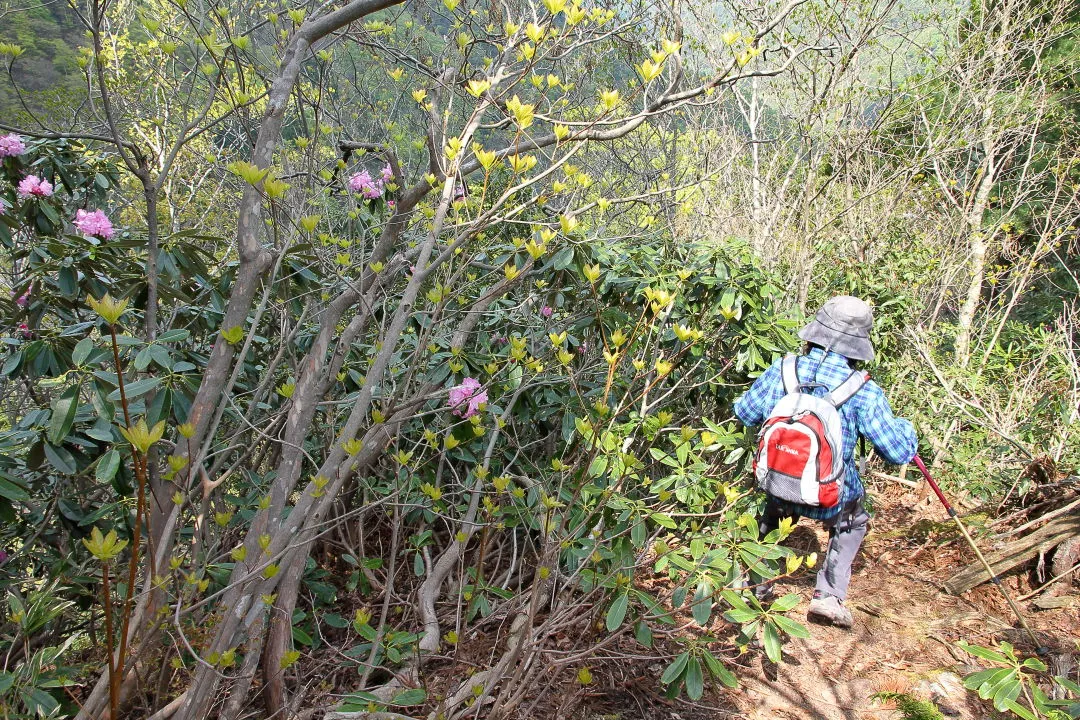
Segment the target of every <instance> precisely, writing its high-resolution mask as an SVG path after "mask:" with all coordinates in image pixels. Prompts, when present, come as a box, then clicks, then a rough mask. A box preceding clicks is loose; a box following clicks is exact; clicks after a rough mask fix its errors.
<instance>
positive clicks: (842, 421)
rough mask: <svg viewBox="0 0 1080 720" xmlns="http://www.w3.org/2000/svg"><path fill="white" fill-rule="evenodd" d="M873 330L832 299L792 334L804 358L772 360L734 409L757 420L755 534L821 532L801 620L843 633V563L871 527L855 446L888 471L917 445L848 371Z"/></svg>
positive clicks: (764, 590) (864, 353)
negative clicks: (811, 527)
mask: <svg viewBox="0 0 1080 720" xmlns="http://www.w3.org/2000/svg"><path fill="white" fill-rule="evenodd" d="M873 324H874V318H873V314H872V313H871V311H870V307H869V306H868V305H867V304H866V303H864V302H863V301H862V300H860V299H858V298H855V297H851V296H848V295H843V296H839V297H834V298H832V299H831V300H829V301H828V302H826V303H825V306H824V307H822V308H821V310H820V311H819V312H818V314H817V317H816V318H815V319H814V320H812V321H811V322H810V323H809V324H807V325H806V327H804V328H803V329H802V330H801V331H799V338H801V339H802V340H804V341H805V342H806V346H805V347H804V350H803V354H802V355H800V356H795V355H789V356H788V357H787V358H785V359H782V360H779V361H777V362H775V363H773V364H772V366H771V367H769V369H768V370H766V371H765V372H763V373H762V374H761V375H760V376H759V377H758V379H757V380H756V381H755V382H754V384H753V385H752V386H751V387H750V389H749V390H747V391H746V392H745V393H744V394H743V395H742V397H740V398H739V399H738V400H737V401H736V402H735V414H736V415H737V416H738V418H739V420H741V421H742V422H743V424H745V425H747V426H753V425H762V424H763V423H764V427H763V428H762V432H761V434H760V435H759V449H758V454H757V456H755V461H754V463H755V476H756V477H757V480H758V485H759V487H762V488H763V489H765V490H766V493H767V498H768V499H767V502H766V506H765V512H764V514H763V515H762V516H761V518H760V519H759V524H758V528H759V531H760V533H761V536H762V537H764V536H765V535H766V534H768V533H769V532H771V531H772V530H775V529H776V528H777V527H778V526H779V524H780V520H781V518H784V517H793V518H795V519H796V520H797V519H798V518H799V517H806V518H811V519H814V520H820V521H821V522H822V523H823V524H824V526H825V527H826V528H828V530H829V547H828V550H827V551H826V554H825V561H824V564H823V565H822V567H821V569H820V570H819V571H818V574H817V586H816V589H815V590H814V597H813V600H812V601H811V602H810V608H809V610H808V612H807V617H808V618H811V619H815V620H819V621H822V622H826V623H831V624H833V625H836V626H838V627H844V628H849V627H851V624H852V617H851V612H850V611H849V610H848V609H847V608H846V607H844V600H845V598H846V597H847V591H848V583H849V581H850V580H851V564H852V562H853V561H854V559H855V555H856V553H858V551H859V546H860V545H862V541H863V537H865V535H866V530H867V525H868V523H869V521H870V516H869V514H867V512H866V508H865V507H864V506H863V496H864V490H863V485H862V481H861V480H860V479H859V470H858V467H857V466H856V462H855V449H856V444H857V439H858V437H859V436H860V435H861V436H862V437H864V438H866V439H867V440H869V441H870V442H871V443H873V445H874V447H875V448H876V449H877V451H878V453H879V454H880V455H881V456H882V457H883V458H884V459H885V460H886V461H887V462H890V463H893V464H896V465H902V464H904V463H907V462H910V461H911V459H912V458H913V457H914V456H915V453H916V450H917V444H918V443H917V440H916V437H915V429H914V427H912V425H911V423H910V422H909V421H907V420H905V419H903V418H898V417H896V416H894V415H893V413H892V409H891V408H890V407H889V401H888V400H886V399H885V394H884V393H883V392H882V390H881V387H879V386H878V385H877V384H876V383H875V382H874V381H872V380H870V379H869V375H868V374H867V373H863V372H861V371H860V370H858V369H857V368H856V367H855V363H856V362H859V361H869V360H873V359H874V348H873V346H872V345H871V343H870V328H871V327H872V326H873ZM785 375H786V377H785ZM818 398H820V400H819V399H818ZM782 399H783V402H781V400H782ZM833 408H835V409H833ZM808 409H809V410H811V411H812V412H813V414H812V415H811V414H808V413H807V412H806V411H807V410H808ZM830 414H831V416H832V423H830V422H829V415H830ZM815 416H816V417H817V418H819V419H820V420H822V421H824V422H819V421H818V419H815ZM830 425H831V427H830ZM830 433H831V435H830ZM811 436H813V438H811ZM778 438H779V439H778ZM830 438H832V439H831V440H830ZM766 440H767V442H762V441H766ZM834 442H835V443H836V444H837V445H842V451H841V453H840V454H838V455H836V456H835V457H834V456H833V455H832V454H831V452H830V451H829V449H828V447H826V446H832V445H833V443H834ZM755 594H756V595H757V596H758V599H759V600H765V599H767V598H768V597H769V596H771V594H772V587H771V584H769V583H764V584H761V585H759V586H758V587H756V588H755Z"/></svg>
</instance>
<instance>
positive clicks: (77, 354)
mask: <svg viewBox="0 0 1080 720" xmlns="http://www.w3.org/2000/svg"><path fill="white" fill-rule="evenodd" d="M93 349H94V341H93V340H91V339H90V338H88V337H84V338H83V339H82V340H80V341H79V342H77V343H75V349H74V350H72V351H71V362H73V363H75V364H76V365H82V364H83V363H84V362H86V358H88V357H90V353H91V352H92V351H93Z"/></svg>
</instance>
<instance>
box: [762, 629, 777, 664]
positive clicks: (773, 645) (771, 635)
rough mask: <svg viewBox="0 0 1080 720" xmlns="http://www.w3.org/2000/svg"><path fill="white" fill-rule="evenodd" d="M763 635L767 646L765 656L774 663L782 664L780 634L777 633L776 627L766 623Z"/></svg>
mask: <svg viewBox="0 0 1080 720" xmlns="http://www.w3.org/2000/svg"><path fill="white" fill-rule="evenodd" d="M761 635H762V641H763V643H764V645H765V654H766V655H768V656H769V659H770V660H772V661H773V662H774V663H778V662H780V657H781V655H780V633H778V632H777V631H776V626H775V625H773V624H772V623H765V628H764V629H763V631H762V633H761Z"/></svg>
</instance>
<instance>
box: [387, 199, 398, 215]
mask: <svg viewBox="0 0 1080 720" xmlns="http://www.w3.org/2000/svg"><path fill="white" fill-rule="evenodd" d="M386 206H387V207H388V208H390V211H391V212H393V211H394V210H397V203H396V202H394V201H393V200H387V201H386Z"/></svg>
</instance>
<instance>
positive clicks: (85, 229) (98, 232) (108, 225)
mask: <svg viewBox="0 0 1080 720" xmlns="http://www.w3.org/2000/svg"><path fill="white" fill-rule="evenodd" d="M74 225H75V229H76V230H78V231H79V232H81V233H82V234H83V235H85V236H86V237H99V238H101V239H102V240H108V239H109V238H111V237H112V236H113V226H112V221H110V220H109V218H108V217H106V216H105V213H104V212H102V211H101V210H94V211H93V212H86V211H85V210H79V211H77V212H76V213H75V223H74Z"/></svg>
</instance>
